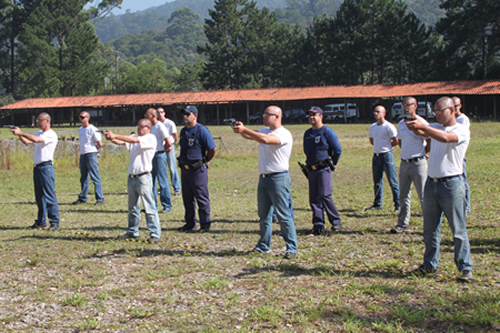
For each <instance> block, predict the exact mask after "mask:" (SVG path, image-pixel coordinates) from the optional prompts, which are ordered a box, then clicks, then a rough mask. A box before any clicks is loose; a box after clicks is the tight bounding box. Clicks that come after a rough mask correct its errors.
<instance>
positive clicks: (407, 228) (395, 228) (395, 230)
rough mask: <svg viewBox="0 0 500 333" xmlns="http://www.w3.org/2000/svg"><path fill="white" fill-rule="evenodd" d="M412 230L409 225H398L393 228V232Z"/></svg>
mask: <svg viewBox="0 0 500 333" xmlns="http://www.w3.org/2000/svg"><path fill="white" fill-rule="evenodd" d="M410 231H411V230H410V228H409V227H401V226H399V225H397V226H395V227H394V228H392V229H391V233H393V234H400V233H402V232H410Z"/></svg>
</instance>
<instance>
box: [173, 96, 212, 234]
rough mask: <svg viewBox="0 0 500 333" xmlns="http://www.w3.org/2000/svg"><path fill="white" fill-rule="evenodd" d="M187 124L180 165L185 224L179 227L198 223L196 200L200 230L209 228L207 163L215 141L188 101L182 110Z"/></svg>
mask: <svg viewBox="0 0 500 333" xmlns="http://www.w3.org/2000/svg"><path fill="white" fill-rule="evenodd" d="M182 112H183V120H184V123H185V124H186V126H185V127H184V128H183V129H182V130H181V134H180V140H179V145H180V147H181V154H180V156H179V159H178V160H179V167H180V168H181V183H182V200H183V202H184V210H185V214H184V219H185V221H186V224H185V225H184V226H182V227H180V228H179V229H178V230H179V231H182V232H186V231H190V230H193V229H194V227H195V226H196V222H197V219H196V204H198V214H199V217H200V229H199V230H198V232H208V231H210V199H209V197H208V165H209V162H210V160H211V159H212V158H213V157H214V156H215V150H216V147H215V142H214V139H213V138H212V134H210V131H209V130H208V128H206V127H205V126H203V125H201V124H198V109H197V108H196V107H195V106H192V105H188V106H187V107H186V108H184V109H183V110H182Z"/></svg>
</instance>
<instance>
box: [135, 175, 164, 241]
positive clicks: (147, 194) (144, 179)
mask: <svg viewBox="0 0 500 333" xmlns="http://www.w3.org/2000/svg"><path fill="white" fill-rule="evenodd" d="M152 183H153V181H152V179H151V174H150V173H147V174H145V175H142V176H139V177H135V178H131V177H130V176H129V177H128V181H127V191H128V230H127V233H128V234H130V235H134V236H137V237H138V236H139V224H140V222H141V202H140V199H142V205H143V206H144V210H145V211H146V222H147V224H148V229H149V231H150V233H151V235H150V236H151V237H158V238H159V237H160V235H161V227H160V219H159V217H158V210H157V209H156V206H155V202H156V195H154V193H153V190H152V189H153V185H152Z"/></svg>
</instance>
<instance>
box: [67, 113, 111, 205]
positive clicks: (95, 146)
mask: <svg viewBox="0 0 500 333" xmlns="http://www.w3.org/2000/svg"><path fill="white" fill-rule="evenodd" d="M79 118H80V123H82V126H81V127H80V129H79V130H78V138H79V141H80V185H81V190H82V191H81V192H80V194H79V195H78V200H76V201H75V202H73V205H79V204H82V203H87V194H88V193H89V176H90V180H92V183H93V184H94V189H95V200H96V202H95V205H102V204H104V197H103V192H102V182H101V176H100V175H99V163H98V162H97V159H98V155H97V153H98V150H99V149H100V148H101V147H102V141H101V134H100V133H99V132H97V128H96V127H95V126H94V125H92V124H90V114H89V113H88V112H87V111H82V112H80V116H79Z"/></svg>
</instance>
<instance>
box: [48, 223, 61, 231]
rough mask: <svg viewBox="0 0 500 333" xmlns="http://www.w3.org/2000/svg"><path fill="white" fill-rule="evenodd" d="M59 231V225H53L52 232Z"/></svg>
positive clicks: (51, 226)
mask: <svg viewBox="0 0 500 333" xmlns="http://www.w3.org/2000/svg"><path fill="white" fill-rule="evenodd" d="M57 229H59V224H51V225H50V228H49V230H50V231H56V230H57Z"/></svg>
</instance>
